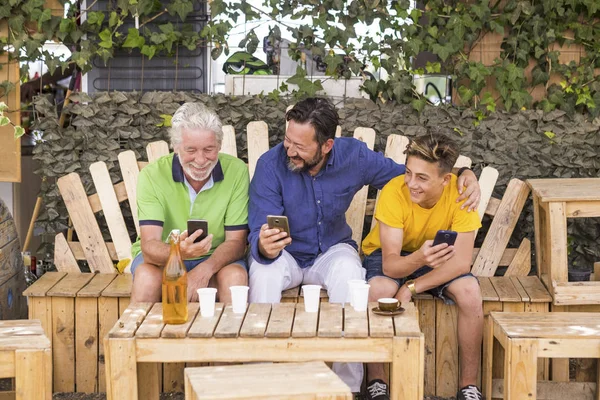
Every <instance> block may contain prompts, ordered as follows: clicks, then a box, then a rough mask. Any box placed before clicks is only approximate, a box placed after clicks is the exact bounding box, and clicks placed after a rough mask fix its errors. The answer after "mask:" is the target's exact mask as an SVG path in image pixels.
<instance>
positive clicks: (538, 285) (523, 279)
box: [518, 276, 552, 303]
mask: <svg viewBox="0 0 600 400" xmlns="http://www.w3.org/2000/svg"><path fill="white" fill-rule="evenodd" d="M518 279H519V282H520V283H521V285H522V286H523V288H524V289H525V290H526V291H527V294H528V295H529V298H530V299H531V302H532V303H548V302H551V301H552V296H550V293H548V290H547V289H546V288H545V287H544V285H543V284H542V282H541V281H540V279H539V278H538V277H537V276H519V277H518Z"/></svg>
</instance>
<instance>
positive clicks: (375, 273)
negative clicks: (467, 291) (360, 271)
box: [363, 249, 479, 304]
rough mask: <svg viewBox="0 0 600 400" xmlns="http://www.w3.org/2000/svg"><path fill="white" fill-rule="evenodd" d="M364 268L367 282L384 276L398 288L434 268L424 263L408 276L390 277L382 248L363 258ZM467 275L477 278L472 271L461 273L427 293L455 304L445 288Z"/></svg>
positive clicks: (404, 252) (405, 253)
mask: <svg viewBox="0 0 600 400" xmlns="http://www.w3.org/2000/svg"><path fill="white" fill-rule="evenodd" d="M409 254H410V253H409V252H407V251H403V252H401V253H400V255H402V256H407V255H409ZM363 268H364V269H366V270H367V278H366V279H367V282H369V281H370V280H371V279H372V278H375V277H383V278H387V279H390V280H392V281H394V282H395V283H396V284H397V285H398V288H400V287H401V286H402V285H404V283H405V282H406V281H408V280H411V279H417V278H418V277H420V276H423V275H425V274H427V273H428V272H430V271H432V270H433V268H431V267H428V266H427V265H424V266H422V267H421V268H419V269H418V270H416V271H415V272H413V273H412V274H410V275H409V276H407V277H404V278H390V277H389V276H386V275H385V274H384V273H383V256H382V254H381V249H377V250H375V251H374V252H372V253H371V254H369V255H368V256H366V257H365V259H364V260H363ZM467 277H473V278H475V276H474V275H473V274H472V273H470V272H467V273H466V274H462V275H459V276H457V277H456V278H454V279H452V280H450V281H448V282H446V283H444V284H441V285H440V286H437V287H434V288H432V289H429V290H428V291H427V293H429V294H431V295H432V296H435V297H437V298H440V299H442V300H443V301H444V303H446V304H454V301H452V299H450V298H448V297H447V296H444V290H445V289H446V288H447V287H448V286H449V285H450V284H451V283H452V282H454V281H455V280H457V279H462V278H467ZM477 282H479V281H477Z"/></svg>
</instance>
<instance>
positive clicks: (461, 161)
mask: <svg viewBox="0 0 600 400" xmlns="http://www.w3.org/2000/svg"><path fill="white" fill-rule="evenodd" d="M471 164H473V163H472V161H471V159H470V158H469V157H467V156H463V155H459V156H458V159H457V160H456V162H455V163H454V168H458V169H460V168H463V167H467V168H471Z"/></svg>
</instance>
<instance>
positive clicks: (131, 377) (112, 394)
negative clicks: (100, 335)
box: [105, 338, 139, 400]
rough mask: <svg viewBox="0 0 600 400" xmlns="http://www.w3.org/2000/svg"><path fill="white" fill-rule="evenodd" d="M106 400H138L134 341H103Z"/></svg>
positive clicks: (131, 339)
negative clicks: (105, 356)
mask: <svg viewBox="0 0 600 400" xmlns="http://www.w3.org/2000/svg"><path fill="white" fill-rule="evenodd" d="M105 341H106V343H105V345H106V346H107V349H106V355H107V358H106V364H107V369H106V371H107V373H110V375H109V376H107V379H106V380H107V382H110V385H107V386H108V387H107V390H109V392H108V393H107V399H113V400H116V399H138V398H139V397H138V385H137V384H136V383H137V363H136V354H135V351H136V349H135V347H136V341H135V339H133V338H129V339H108V338H106V339H105Z"/></svg>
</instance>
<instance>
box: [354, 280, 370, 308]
mask: <svg viewBox="0 0 600 400" xmlns="http://www.w3.org/2000/svg"><path fill="white" fill-rule="evenodd" d="M370 288H371V285H369V284H367V283H363V284H362V285H355V286H354V288H353V290H352V307H354V310H355V311H367V306H368V305H369V289H370Z"/></svg>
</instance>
